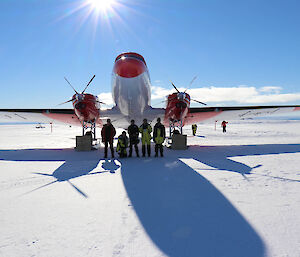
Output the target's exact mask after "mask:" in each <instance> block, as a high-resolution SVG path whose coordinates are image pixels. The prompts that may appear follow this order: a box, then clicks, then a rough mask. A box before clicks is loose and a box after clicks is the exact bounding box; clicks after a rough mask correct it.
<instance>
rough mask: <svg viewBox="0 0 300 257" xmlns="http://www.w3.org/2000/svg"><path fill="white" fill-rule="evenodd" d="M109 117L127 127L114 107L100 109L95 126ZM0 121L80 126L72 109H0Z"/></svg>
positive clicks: (116, 123)
mask: <svg viewBox="0 0 300 257" xmlns="http://www.w3.org/2000/svg"><path fill="white" fill-rule="evenodd" d="M108 118H110V119H111V120H112V122H113V124H114V125H116V126H120V127H128V124H129V123H128V120H127V119H126V117H124V116H122V115H121V113H120V111H119V110H118V109H116V108H112V109H107V110H100V118H99V119H98V120H97V126H99V127H102V124H103V123H106V119H108ZM0 122H7V123H13V122H27V123H60V124H63V123H64V124H70V125H76V126H82V124H81V122H80V120H79V119H78V118H77V116H76V114H75V112H74V109H0Z"/></svg>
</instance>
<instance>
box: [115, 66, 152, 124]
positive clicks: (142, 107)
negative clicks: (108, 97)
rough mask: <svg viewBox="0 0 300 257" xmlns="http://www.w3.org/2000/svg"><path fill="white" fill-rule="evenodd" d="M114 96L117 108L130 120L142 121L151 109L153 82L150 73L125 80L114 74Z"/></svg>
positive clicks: (146, 72)
mask: <svg viewBox="0 0 300 257" xmlns="http://www.w3.org/2000/svg"><path fill="white" fill-rule="evenodd" d="M112 95H113V100H114V102H115V104H116V107H117V108H118V109H119V110H120V112H121V113H122V114H123V115H124V116H126V117H127V118H128V119H141V118H143V117H145V111H146V110H147V109H149V108H151V107H150V102H151V82H150V78H149V73H148V71H145V72H143V73H142V74H140V75H139V76H137V77H133V78H125V77H121V76H119V75H117V74H115V73H114V72H113V73H112Z"/></svg>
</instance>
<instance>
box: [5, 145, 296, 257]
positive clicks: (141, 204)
mask: <svg viewBox="0 0 300 257" xmlns="http://www.w3.org/2000/svg"><path fill="white" fill-rule="evenodd" d="M102 152H103V150H101V151H100V153H99V151H95V152H87V153H86V152H80V153H77V152H75V151H74V150H72V149H61V150H47V149H46V150H43V149H33V150H0V160H11V161H64V164H63V165H61V166H60V167H59V168H58V169H56V170H55V171H54V172H53V174H45V173H42V172H41V173H38V174H41V175H47V176H53V177H55V178H56V181H54V182H59V181H69V180H70V179H72V178H75V177H79V176H85V175H94V174H100V173H102V171H101V172H93V170H94V168H95V167H96V166H97V165H98V163H99V161H100V160H101V158H100V156H102ZM297 152H300V145H299V144H272V145H240V146H204V147H200V146H191V147H190V148H189V150H188V151H176V152H175V151H174V152H173V151H166V156H168V158H157V159H153V158H152V159H139V161H138V160H137V159H135V158H133V159H121V160H120V162H121V172H122V178H123V182H124V186H125V188H126V191H127V194H128V196H129V199H130V201H131V203H132V206H133V207H134V209H135V211H136V214H137V216H138V217H139V219H140V221H141V224H142V225H143V227H144V229H145V231H146V232H147V234H148V235H149V236H150V238H151V239H152V241H153V242H154V243H155V244H156V245H157V247H159V248H160V249H161V250H162V251H163V252H164V253H165V254H166V255H168V256H172V257H173V256H174V257H183V256H189V257H194V256H195V257H196V256H222V257H235V256H236V257H240V256H243V257H248V256H249V257H250V256H251V257H252V256H256V257H262V256H264V255H265V246H264V243H263V241H262V239H261V238H260V236H259V235H258V234H257V232H256V231H255V230H254V229H253V228H252V227H251V225H250V224H249V223H248V222H247V220H246V219H245V218H244V217H243V216H242V215H241V214H240V213H239V211H238V210H237V209H235V207H234V206H233V205H232V204H231V203H230V202H229V201H228V200H227V199H226V198H225V197H224V195H222V194H221V193H220V192H219V191H218V189H216V188H215V187H214V186H213V185H212V184H211V183H210V182H209V181H208V180H206V179H205V178H204V177H203V176H201V175H200V174H198V173H196V172H195V171H194V170H193V169H192V168H190V167H189V166H187V165H186V164H184V163H183V162H182V161H180V158H192V159H195V160H198V161H200V162H202V163H204V164H206V165H208V166H210V167H212V168H215V169H217V170H226V171H230V172H237V173H240V174H242V175H245V174H249V173H251V170H252V169H253V168H251V167H249V166H247V165H245V164H243V163H239V162H236V161H233V160H230V159H228V158H230V157H234V156H248V155H268V154H282V153H297ZM79 162H80V163H81V164H80V165H78V164H79ZM82 162H85V163H82ZM83 164H84V165H83ZM83 166H84V169H83V168H82V167H83ZM102 166H104V167H103V168H104V169H105V171H103V172H107V171H111V172H113V171H114V170H116V169H118V165H116V164H115V163H114V162H105V163H104V164H103V165H102ZM294 181H297V182H299V180H294ZM54 182H51V183H54ZM51 183H49V184H51ZM70 183H71V182H70ZM47 185H48V184H47ZM44 186H46V185H44ZM44 186H42V187H44ZM73 187H74V188H75V189H76V190H77V191H78V192H79V193H80V194H81V195H83V196H84V197H87V196H86V195H85V193H84V192H82V191H81V190H80V189H79V188H77V187H76V186H74V185H73ZM40 188H41V187H40Z"/></svg>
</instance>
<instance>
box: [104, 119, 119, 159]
mask: <svg viewBox="0 0 300 257" xmlns="http://www.w3.org/2000/svg"><path fill="white" fill-rule="evenodd" d="M115 135H116V129H115V128H114V126H113V125H112V124H111V121H110V119H107V124H105V125H104V126H103V128H102V130H101V137H102V142H103V143H104V146H105V147H104V158H107V148H108V144H109V147H110V151H111V157H112V158H115V154H114V144H113V142H114V136H115Z"/></svg>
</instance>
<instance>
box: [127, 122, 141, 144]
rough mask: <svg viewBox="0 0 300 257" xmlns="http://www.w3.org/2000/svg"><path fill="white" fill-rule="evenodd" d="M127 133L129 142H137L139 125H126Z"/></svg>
mask: <svg viewBox="0 0 300 257" xmlns="http://www.w3.org/2000/svg"><path fill="white" fill-rule="evenodd" d="M128 135H129V141H130V143H131V144H138V143H139V139H138V138H139V127H138V126H137V125H135V124H134V125H130V126H129V127H128Z"/></svg>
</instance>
